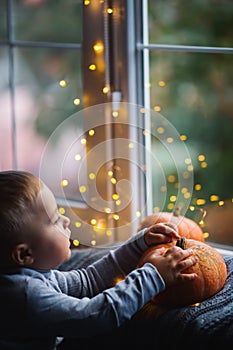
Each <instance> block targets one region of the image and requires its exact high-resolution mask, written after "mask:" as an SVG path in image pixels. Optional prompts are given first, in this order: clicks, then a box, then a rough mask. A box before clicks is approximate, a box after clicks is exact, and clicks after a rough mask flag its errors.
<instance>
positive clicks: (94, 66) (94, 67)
mask: <svg viewBox="0 0 233 350" xmlns="http://www.w3.org/2000/svg"><path fill="white" fill-rule="evenodd" d="M88 68H89V70H92V71H94V70H96V65H95V64H93V63H92V64H90V65H89V67H88Z"/></svg>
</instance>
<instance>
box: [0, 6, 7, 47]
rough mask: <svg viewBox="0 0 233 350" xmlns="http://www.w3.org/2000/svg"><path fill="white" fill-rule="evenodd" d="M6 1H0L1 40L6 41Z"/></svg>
mask: <svg viewBox="0 0 233 350" xmlns="http://www.w3.org/2000/svg"><path fill="white" fill-rule="evenodd" d="M6 39H7V30H6V1H5V0H2V1H0V41H6Z"/></svg>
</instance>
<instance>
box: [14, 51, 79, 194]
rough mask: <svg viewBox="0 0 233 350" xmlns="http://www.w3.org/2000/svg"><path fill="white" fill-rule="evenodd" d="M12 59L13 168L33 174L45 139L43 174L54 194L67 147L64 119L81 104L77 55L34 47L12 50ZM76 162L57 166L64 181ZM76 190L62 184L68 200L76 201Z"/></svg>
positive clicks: (68, 134)
mask: <svg viewBox="0 0 233 350" xmlns="http://www.w3.org/2000/svg"><path fill="white" fill-rule="evenodd" d="M14 57H15V109H16V132H17V159H18V167H19V168H21V169H27V170H29V171H32V172H33V173H36V174H38V172H39V170H40V169H39V167H40V161H41V157H42V156H43V154H42V153H43V152H44V148H45V146H46V144H47V142H48V141H49V147H47V148H46V152H47V153H46V157H47V158H46V169H43V175H44V176H46V178H44V180H45V181H46V183H47V184H48V185H49V186H50V187H51V189H52V190H54V192H55V194H56V195H58V196H59V195H60V193H59V191H60V183H59V184H58V183H55V182H56V181H54V173H55V172H56V167H55V165H56V164H57V162H58V160H59V158H60V157H62V156H64V154H63V153H62V152H64V147H65V146H64V145H67V142H68V145H69V147H70V146H71V145H70V139H71V135H73V133H74V126H73V125H71V123H69V117H70V116H71V115H73V114H74V113H75V112H77V111H79V110H80V109H81V108H82V103H81V101H82V98H81V97H82V78H81V68H80V67H81V54H80V52H79V51H75V50H63V51H62V50H59V51H57V50H54V49H42V48H39V49H35V48H34V49H15V50H14ZM77 101H78V102H77ZM62 123H63V124H62ZM77 123H78V124H76V125H75V127H76V128H77V129H78V131H77V130H76V132H77V134H79V135H80V133H81V131H82V120H81V119H80V118H79V120H78V121H77ZM61 125H62V127H61ZM58 127H59V128H60V129H57V128H58ZM29 145H30V146H29ZM80 147H81V146H80ZM32 150H33V152H32ZM77 151H78V150H77ZM75 165H76V166H77V162H76V163H75V162H73V163H72V167H71V166H70V167H69V164H68V163H67V160H66V162H65V164H64V167H65V168H64V169H62V171H63V173H64V174H65V175H66V180H69V181H71V178H72V176H73V174H74V167H75ZM59 171H61V169H59ZM75 184H76V181H75ZM75 188H76V191H74V188H72V186H69V187H67V190H68V191H70V192H69V193H68V192H66V195H67V197H68V198H73V197H75V199H77V196H78V193H77V186H75Z"/></svg>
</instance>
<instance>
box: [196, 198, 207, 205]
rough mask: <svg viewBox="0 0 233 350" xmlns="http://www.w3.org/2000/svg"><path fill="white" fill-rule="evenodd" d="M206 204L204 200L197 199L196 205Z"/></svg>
mask: <svg viewBox="0 0 233 350" xmlns="http://www.w3.org/2000/svg"><path fill="white" fill-rule="evenodd" d="M205 203H206V200H205V199H202V198H199V199H197V205H204V204H205Z"/></svg>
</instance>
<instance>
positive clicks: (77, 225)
mask: <svg viewBox="0 0 233 350" xmlns="http://www.w3.org/2000/svg"><path fill="white" fill-rule="evenodd" d="M74 226H75V227H77V228H79V227H81V226H82V224H81V222H80V221H76V222H75V224H74Z"/></svg>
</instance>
